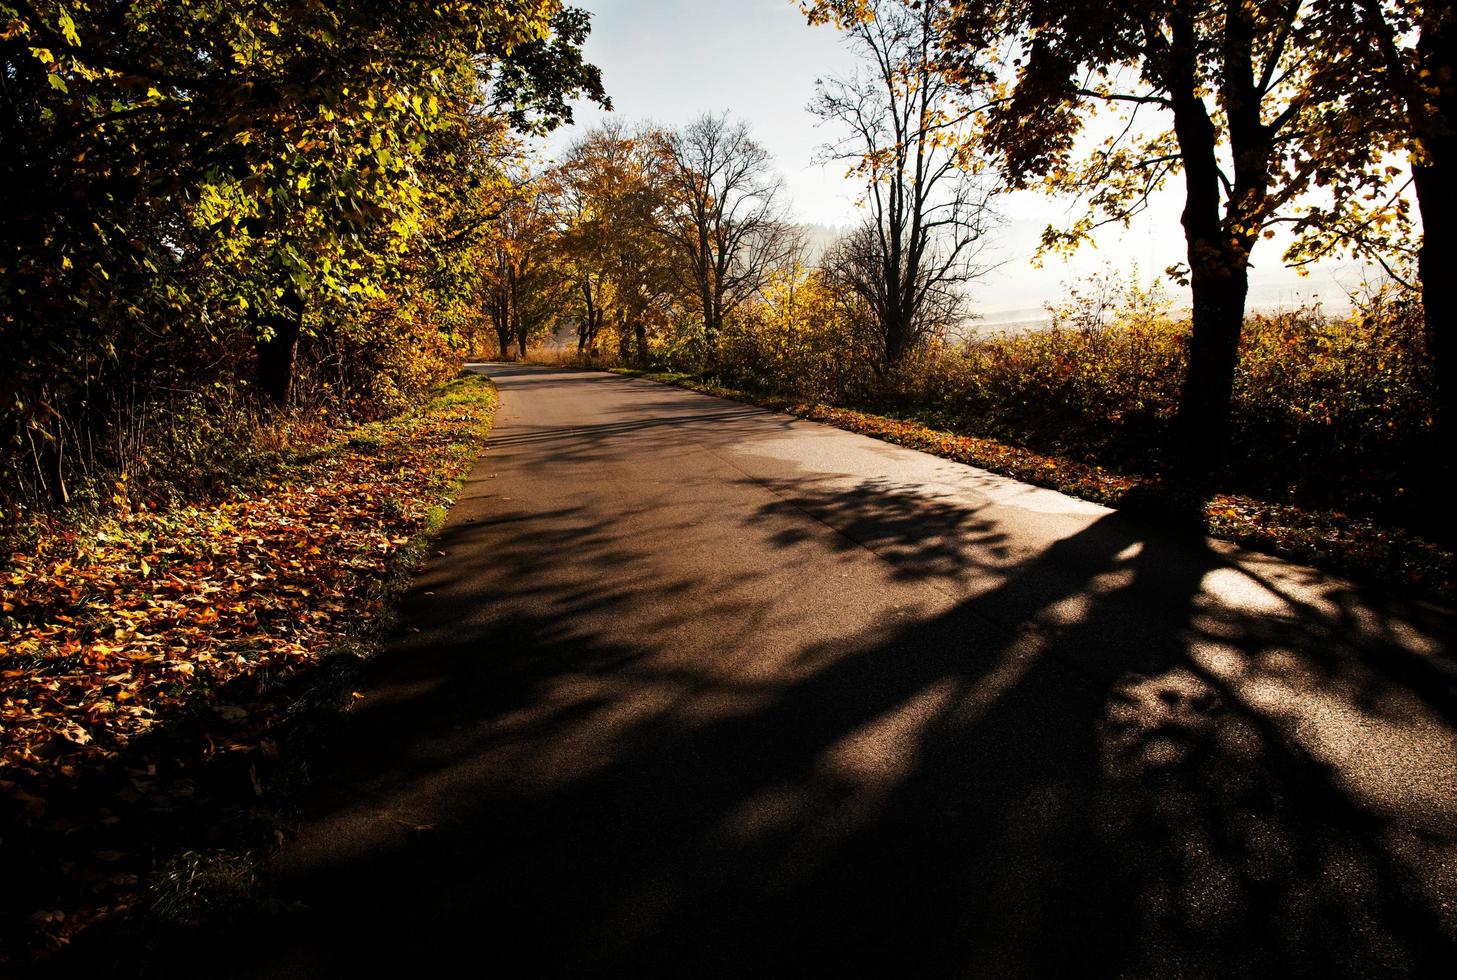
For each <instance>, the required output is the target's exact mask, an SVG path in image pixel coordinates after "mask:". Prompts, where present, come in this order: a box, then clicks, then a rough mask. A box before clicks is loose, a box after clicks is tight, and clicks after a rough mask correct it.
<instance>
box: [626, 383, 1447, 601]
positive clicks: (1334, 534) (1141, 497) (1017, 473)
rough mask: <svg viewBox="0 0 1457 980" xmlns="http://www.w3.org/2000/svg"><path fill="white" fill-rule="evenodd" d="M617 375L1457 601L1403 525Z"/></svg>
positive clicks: (811, 406) (1443, 569) (829, 409)
mask: <svg viewBox="0 0 1457 980" xmlns="http://www.w3.org/2000/svg"><path fill="white" fill-rule="evenodd" d="M615 370H616V371H617V372H618V373H620V374H627V375H630V376H633V377H641V378H646V379H647V380H650V381H658V382H661V383H664V384H673V385H677V386H679V387H682V388H689V389H692V390H694V391H701V392H704V393H705V394H710V395H716V396H718V397H720V398H732V399H734V400H736V401H743V402H749V403H751V404H755V405H761V406H763V407H765V408H772V409H774V410H776V411H781V412H785V413H787V414H790V415H795V416H798V417H800V418H804V419H809V420H811V421H814V422H823V423H825V424H826V425H833V426H835V427H836V428H840V429H846V430H848V431H851V432H858V433H861V434H862V435H867V436H871V437H873V438H876V439H882V440H884V441H886V442H892V443H895V444H896V445H900V446H906V447H908V448H910V449H918V450H920V451H922V452H927V453H931V454H933V455H936V456H941V457H943V458H945V459H952V460H956V461H957V462H960V463H967V464H969V465H971V466H979V467H981V468H983V469H987V470H991V471H992V472H994V473H1001V474H1003V475H1005V476H1010V477H1014V478H1016V479H1018V480H1023V481H1025V482H1027V483H1033V484H1036V485H1037V486H1042V487H1049V488H1051V489H1053V490H1059V491H1062V492H1063V493H1068V494H1072V495H1073V496H1077V497H1082V498H1083V499H1085V500H1092V501H1096V502H1098V503H1102V504H1108V505H1109V506H1122V507H1132V506H1138V507H1143V508H1148V509H1158V510H1171V511H1176V512H1178V513H1179V515H1180V517H1181V518H1182V517H1184V516H1185V515H1186V514H1190V513H1192V515H1193V517H1194V519H1196V520H1199V521H1200V522H1201V523H1202V525H1203V528H1204V531H1205V532H1206V533H1207V534H1209V535H1211V536H1212V537H1216V538H1222V539H1224V540H1226V541H1233V542H1235V543H1237V544H1240V545H1243V546H1245V547H1248V548H1252V549H1254V550H1258V551H1263V552H1266V553H1269V554H1275V555H1279V556H1281V557H1284V558H1289V559H1292V560H1294V561H1299V562H1303V563H1305V564H1308V565H1313V566H1315V567H1317V568H1324V569H1327V570H1330V571H1333V572H1337V573H1340V574H1344V575H1349V576H1351V577H1353V578H1356V579H1361V580H1364V581H1372V582H1376V583H1378V584H1383V585H1390V586H1396V587H1399V588H1402V589H1404V590H1407V591H1410V592H1413V593H1415V594H1418V595H1422V596H1426V597H1429V598H1433V599H1438V600H1441V601H1445V602H1452V601H1457V579H1454V573H1457V556H1454V555H1453V553H1452V551H1450V550H1449V549H1446V548H1442V547H1440V546H1438V545H1436V544H1433V543H1432V542H1430V541H1427V540H1424V539H1423V538H1420V537H1418V536H1417V535H1415V534H1412V533H1411V532H1409V531H1406V530H1405V529H1402V528H1398V527H1390V526H1383V525H1381V524H1379V523H1377V522H1375V521H1372V520H1369V519H1365V518H1359V517H1353V516H1351V515H1347V514H1342V513H1337V512H1333V511H1315V510H1305V509H1302V508H1299V507H1292V506H1288V505H1282V504H1272V503H1268V502H1265V501H1260V500H1256V499H1254V498H1252V497H1245V496H1237V495H1231V494H1218V495H1215V496H1213V497H1210V498H1208V499H1202V498H1201V499H1195V500H1188V499H1180V494H1179V493H1177V492H1175V491H1171V490H1169V489H1168V488H1165V487H1162V486H1160V485H1158V484H1156V483H1155V482H1154V481H1150V480H1148V479H1145V478H1140V477H1134V476H1128V475H1124V474H1120V473H1114V472H1111V471H1109V470H1106V469H1104V468H1102V467H1100V466H1089V465H1087V464H1085V463H1080V462H1077V461H1074V460H1070V459H1067V458H1065V457H1059V456H1050V455H1044V454H1041V453H1036V452H1033V451H1031V450H1028V449H1023V448H1020V447H1017V446H1012V445H1008V444H1007V443H1004V442H1000V441H998V440H995V439H983V438H978V437H976V436H970V435H964V434H961V433H956V432H948V431H945V430H942V429H935V428H930V427H928V426H925V425H922V424H920V423H918V422H915V421H907V420H903V419H895V418H889V417H886V416H883V415H874V414H871V413H868V412H861V411H855V410H852V409H847V408H837V407H835V406H831V405H823V404H818V403H810V402H804V401H800V400H797V399H793V398H786V397H783V396H780V395H770V394H762V393H757V392H746V391H740V390H738V389H733V388H725V387H723V386H721V385H717V384H713V383H711V382H706V381H702V380H700V379H698V378H696V377H694V376H691V375H684V374H674V373H666V372H642V371H634V370H628V369H623V368H618V369H615Z"/></svg>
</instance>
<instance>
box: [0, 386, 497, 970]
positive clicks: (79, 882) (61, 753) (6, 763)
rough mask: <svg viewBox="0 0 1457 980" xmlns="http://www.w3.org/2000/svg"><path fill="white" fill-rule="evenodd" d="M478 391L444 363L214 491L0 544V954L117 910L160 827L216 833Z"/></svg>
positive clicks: (358, 611) (46, 941)
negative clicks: (423, 398)
mask: <svg viewBox="0 0 1457 980" xmlns="http://www.w3.org/2000/svg"><path fill="white" fill-rule="evenodd" d="M494 404H495V402H494V392H493V389H491V387H490V385H489V382H487V381H486V380H485V379H483V378H475V377H471V378H462V379H458V380H457V381H456V382H453V383H452V385H451V386H450V387H449V389H448V390H447V392H446V393H445V394H444V395H443V396H442V397H439V398H437V399H436V400H435V401H434V402H432V403H431V405H430V406H429V407H428V408H426V409H425V410H423V411H421V412H419V413H412V414H409V415H406V416H401V417H399V418H396V419H393V420H389V421H386V422H381V423H374V424H372V425H370V426H366V427H364V428H361V429H358V430H355V431H354V432H353V433H349V434H342V435H341V436H340V437H339V439H338V441H337V442H335V443H334V444H333V445H331V446H327V447H324V448H322V449H317V450H315V451H313V452H312V453H311V454H310V455H309V456H308V457H306V458H297V459H295V460H294V461H293V462H291V463H288V464H285V465H282V466H280V468H279V469H278V470H277V471H276V472H274V473H273V474H272V475H271V476H269V477H268V478H266V479H265V480H263V481H261V482H260V484H259V485H258V486H257V487H256V488H253V489H250V490H248V491H246V492H240V493H238V494H237V495H236V496H233V497H231V498H230V499H225V500H223V501H221V502H218V503H215V504H212V505H209V506H205V507H203V506H199V507H193V508H185V509H173V510H168V511H165V512H161V513H148V512H123V513H121V514H120V515H118V516H115V517H112V518H108V519H106V520H103V521H98V522H92V523H90V524H88V525H86V526H84V527H83V526H76V525H72V526H69V527H67V526H56V527H53V528H50V529H49V530H48V532H47V533H43V534H41V535H39V537H38V539H37V541H36V543H35V544H33V545H32V546H31V547H30V548H28V549H27V550H26V551H24V552H21V553H14V554H10V555H8V557H3V558H0V651H3V652H0V877H3V878H4V880H5V881H6V885H5V889H4V893H3V896H0V922H3V924H4V929H3V932H0V942H5V943H6V944H7V945H9V946H11V947H12V948H11V949H9V950H5V949H3V947H0V957H3V956H4V955H5V954H6V953H8V954H9V955H10V956H11V957H15V956H17V955H18V953H17V950H16V949H14V948H13V947H15V946H17V945H22V944H23V945H24V946H26V947H29V948H30V949H31V950H34V949H36V948H43V947H52V948H54V947H56V946H58V945H61V944H64V943H66V942H67V941H69V940H70V939H71V938H72V937H74V935H75V934H76V933H77V932H78V931H79V930H81V929H84V928H85V927H86V926H87V925H88V924H90V923H91V922H93V921H94V920H96V919H97V918H99V917H104V916H108V915H112V914H114V913H115V912H117V911H118V910H120V909H124V908H126V907H127V906H128V905H129V904H131V903H133V902H134V901H135V900H136V898H137V896H138V895H140V894H143V893H144V892H145V890H146V887H147V885H148V879H149V876H152V875H155V874H156V873H157V869H158V867H159V864H160V863H164V862H165V861H166V860H167V859H168V857H169V854H168V852H169V851H175V850H176V848H177V847H178V846H179V845H183V844H185V845H186V846H201V847H207V846H220V847H221V846H226V845H227V843H228V842H227V841H221V840H214V839H210V838H211V837H216V834H214V833H212V830H213V829H214V828H215V826H216V824H217V821H218V819H219V815H218V814H219V807H222V808H224V809H226V810H228V815H229V816H234V815H236V812H235V811H237V810H238V809H239V807H240V806H241V807H243V808H246V807H247V805H248V801H249V797H255V798H256V797H262V796H263V795H264V793H265V789H264V787H265V784H266V783H267V782H268V780H269V778H270V776H271V774H272V773H273V772H274V771H275V770H276V769H277V768H278V763H279V757H280V755H281V754H282V753H283V752H284V751H285V749H284V748H282V747H281V746H280V742H281V741H282V736H281V734H280V732H281V731H282V730H283V728H284V726H285V723H286V721H287V718H288V716H289V713H290V712H291V711H294V710H296V705H297V703H298V701H299V698H300V697H301V692H302V691H305V690H307V687H308V683H309V680H310V677H311V673H312V672H314V671H316V670H318V669H319V668H320V666H321V665H322V664H323V663H324V662H325V661H327V660H328V659H329V658H331V657H336V656H340V655H347V656H351V657H355V658H357V657H358V656H359V655H360V654H361V653H364V652H367V647H368V639H369V637H370V636H371V628H372V627H373V626H375V624H377V623H379V621H380V620H381V619H382V617H385V616H386V615H387V614H388V612H389V603H390V602H391V600H392V590H393V589H394V587H395V584H397V583H398V581H399V580H400V579H401V577H402V571H404V570H407V569H402V567H401V566H402V564H408V563H409V562H411V561H413V560H415V556H416V555H418V553H419V551H420V548H421V546H422V541H423V540H424V539H425V538H426V537H427V536H428V534H429V533H430V532H431V531H432V530H433V527H434V525H436V524H437V523H438V519H439V516H440V514H441V513H442V510H441V508H442V506H443V505H445V504H448V502H449V501H448V499H447V497H448V494H449V493H451V492H452V490H453V487H454V486H455V484H456V481H457V480H458V479H459V477H460V476H461V475H462V473H463V471H464V469H465V468H466V467H467V466H468V465H469V463H470V461H471V460H472V459H474V457H475V455H476V454H477V452H478V450H479V444H480V440H481V438H482V436H483V435H484V433H485V431H486V429H487V427H488V426H489V423H490V418H491V413H492V411H493V408H494ZM240 801H241V802H240ZM0 962H3V959H0Z"/></svg>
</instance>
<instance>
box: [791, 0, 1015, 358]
mask: <svg viewBox="0 0 1457 980" xmlns="http://www.w3.org/2000/svg"><path fill="white" fill-rule="evenodd" d="M935 8H936V5H935V4H932V3H924V2H914V0H869V3H868V5H867V8H866V10H865V11H864V14H865V16H861V17H857V18H852V19H847V20H845V21H844V22H843V23H842V25H841V26H842V28H843V29H844V31H845V33H846V37H847V38H848V41H849V44H850V45H851V47H852V48H854V49H855V50H856V51H857V52H859V53H860V54H861V55H862V56H863V57H864V61H865V64H864V66H863V67H862V68H861V69H859V70H857V71H856V72H855V73H854V74H853V75H851V76H849V77H847V78H839V79H830V80H821V81H820V83H819V87H818V91H817V92H816V95H815V99H814V101H813V102H812V103H811V104H810V111H811V112H813V113H814V114H815V115H817V116H819V117H820V118H821V119H823V120H826V121H828V122H833V123H837V124H839V125H840V126H842V127H844V128H845V129H847V130H848V135H846V136H845V137H844V138H843V139H841V140H840V141H839V142H837V143H832V144H830V145H828V146H826V147H825V148H824V151H823V157H824V158H825V159H827V160H836V161H842V162H847V163H849V164H850V167H851V170H850V172H851V174H852V175H854V176H858V177H860V178H862V179H863V180H864V181H865V191H864V206H865V209H866V211H867V212H868V214H867V217H866V220H865V223H864V225H863V226H862V227H861V228H859V229H858V230H856V231H854V232H852V233H851V234H850V235H848V236H846V238H845V239H844V240H843V241H842V242H841V243H840V244H839V246H838V247H837V248H836V249H835V250H834V251H832V252H831V254H830V257H829V262H828V263H827V266H828V271H829V272H830V274H831V275H833V276H835V277H836V278H838V279H839V280H840V281H841V282H842V284H843V285H844V286H845V287H847V288H848V289H850V290H852V291H853V292H854V293H855V295H856V296H857V297H859V298H860V299H861V300H862V301H863V302H864V304H865V307H866V312H867V316H868V317H869V318H871V319H872V321H873V322H872V323H871V324H869V327H870V330H871V332H872V333H874V334H875V337H876V341H877V348H878V350H879V351H880V353H881V360H880V363H879V364H877V365H876V367H877V369H878V370H880V371H882V372H884V371H887V370H889V369H891V368H894V367H895V366H896V365H897V364H898V363H899V362H900V361H901V359H902V358H904V357H905V355H906V354H907V353H909V352H910V351H911V350H912V349H914V348H915V347H916V345H918V344H920V343H922V342H923V341H924V340H925V339H926V338H927V336H929V335H930V334H932V333H934V332H935V331H937V330H939V329H943V328H945V327H947V326H950V325H951V324H953V323H954V322H955V321H956V320H957V319H958V317H959V315H960V312H961V308H962V304H963V301H964V296H965V291H964V288H963V287H964V286H965V284H966V283H968V282H970V281H971V280H973V279H976V278H977V277H978V276H980V275H982V274H983V273H984V272H985V271H986V269H985V267H983V266H980V265H978V264H977V261H976V259H977V256H978V254H979V253H980V251H981V247H982V238H983V236H984V235H985V233H986V231H987V228H988V225H989V223H990V220H991V217H992V212H991V207H990V200H991V192H990V191H989V190H987V189H986V188H985V186H984V185H983V184H982V183H981V182H980V181H978V180H977V178H976V177H975V176H973V175H972V174H971V173H970V172H969V171H968V159H967V157H966V149H965V148H966V147H967V146H968V145H969V141H968V140H967V139H966V138H965V135H966V134H965V130H966V128H967V124H968V122H969V120H970V117H971V110H969V109H966V108H964V107H962V106H961V105H960V104H959V102H958V100H957V99H956V94H957V93H956V91H955V90H954V89H953V88H952V87H951V85H950V84H949V83H948V82H947V81H946V80H945V78H944V77H943V76H942V74H941V73H940V72H938V71H937V70H936V65H935V63H934V59H935V57H936V55H937V51H938V48H937V45H938V42H939V31H940V30H941V28H940V23H939V20H938V18H937V16H936V13H935Z"/></svg>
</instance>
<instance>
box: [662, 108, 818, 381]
mask: <svg viewBox="0 0 1457 980" xmlns="http://www.w3.org/2000/svg"><path fill="white" fill-rule="evenodd" d="M657 145H658V149H659V153H660V155H661V158H662V170H663V175H664V178H665V180H666V184H667V188H668V194H669V200H668V206H667V207H666V208H664V209H663V211H662V218H661V220H660V230H661V231H662V233H663V235H664V236H665V237H666V238H667V239H668V241H669V242H670V243H671V245H672V247H673V250H674V251H675V252H676V253H677V255H678V258H679V259H680V261H681V263H682V265H683V267H684V277H685V279H686V280H687V283H686V284H687V285H689V286H691V287H692V288H693V290H694V292H695V294H696V297H695V298H696V300H697V305H698V306H699V307H700V309H701V310H702V314H703V339H704V343H705V346H706V348H707V355H708V361H709V364H710V365H712V364H713V363H714V362H715V361H716V359H717V355H718V337H719V331H720V330H721V329H722V327H723V321H724V318H725V317H726V316H728V315H729V314H731V313H732V312H733V311H734V310H735V309H736V308H738V307H739V306H740V305H742V304H743V303H744V302H745V301H746V300H748V299H749V298H751V297H752V296H754V295H755V294H756V293H758V292H759V290H760V289H761V287H762V286H763V285H764V279H765V276H766V274H767V273H768V272H769V271H770V270H771V269H773V268H775V267H776V266H778V265H780V264H782V263H783V262H784V260H785V258H786V256H787V255H788V253H789V251H790V250H791V247H792V242H793V236H792V235H791V234H790V230H789V228H788V225H787V224H786V223H785V221H784V218H783V214H782V211H781V208H780V198H781V197H782V196H783V184H782V182H781V181H780V179H779V177H778V176H777V175H776V174H774V173H773V171H772V170H771V162H772V161H771V160H770V157H769V153H768V151H766V150H765V149H764V148H763V147H762V146H760V145H759V144H758V143H756V142H754V140H753V139H752V138H751V137H750V136H749V127H748V124H747V123H743V122H731V121H730V120H729V118H728V116H727V115H719V116H711V115H705V116H700V117H699V118H698V119H696V120H694V121H693V122H691V123H689V124H688V125H687V126H685V127H683V128H682V129H677V130H671V131H666V132H660V133H658V134H657Z"/></svg>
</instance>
